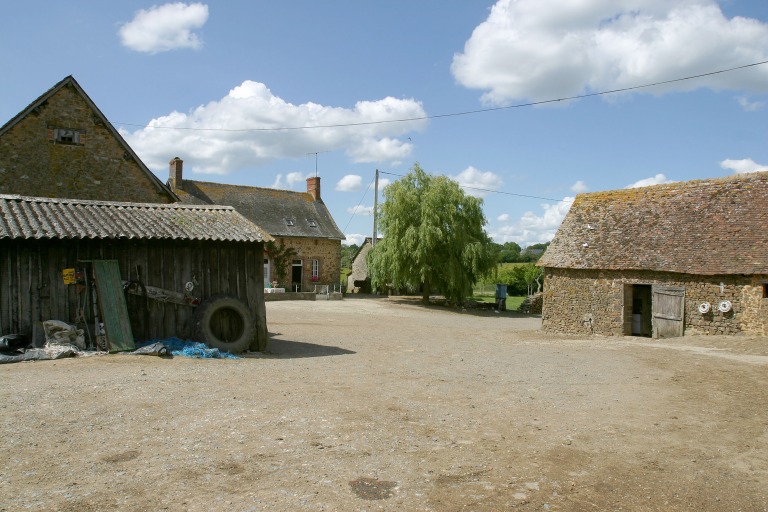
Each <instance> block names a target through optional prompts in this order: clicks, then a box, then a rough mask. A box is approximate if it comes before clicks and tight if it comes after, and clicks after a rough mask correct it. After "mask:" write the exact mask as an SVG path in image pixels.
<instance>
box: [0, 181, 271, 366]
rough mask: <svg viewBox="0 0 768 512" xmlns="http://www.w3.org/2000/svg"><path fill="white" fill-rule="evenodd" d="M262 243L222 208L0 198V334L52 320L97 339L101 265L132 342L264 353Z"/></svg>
mask: <svg viewBox="0 0 768 512" xmlns="http://www.w3.org/2000/svg"><path fill="white" fill-rule="evenodd" d="M271 239H272V238H271V236H270V235H269V234H267V233H266V232H264V231H263V230H262V229H261V228H259V227H258V226H256V225H255V224H253V223H252V222H250V221H249V220H247V219H246V218H245V217H243V216H242V215H240V214H239V213H238V212H237V211H236V210H235V209H234V208H232V207H229V206H208V205H204V206H201V205H179V204H155V203H122V202H110V201H88V200H76V199H50V198H40V197H23V196H17V195H0V242H1V243H0V334H9V333H18V334H25V335H27V336H29V337H30V338H33V337H34V335H35V329H36V328H35V326H36V323H37V322H41V321H45V320H52V319H55V320H61V321H64V322H67V323H70V324H78V325H80V326H81V327H84V328H85V329H86V330H87V331H88V332H90V334H91V335H92V336H96V333H97V331H98V330H99V323H104V314H105V313H106V312H105V311H102V309H103V305H102V304H100V298H99V297H98V295H99V292H98V289H96V288H97V287H95V286H94V262H97V261H109V262H112V266H113V267H114V268H115V269H117V273H118V277H117V279H118V280H119V282H118V283H117V284H116V283H114V282H113V283H110V285H111V286H112V287H113V288H114V286H115V285H117V286H118V287H119V291H120V293H119V294H118V296H120V295H124V299H125V304H126V308H127V315H128V320H129V325H128V326H126V327H125V330H130V332H131V333H132V336H133V337H134V338H135V339H137V340H150V339H157V338H168V337H178V338H182V339H192V340H196V341H205V342H208V343H209V344H212V345H214V346H219V348H224V349H230V350H231V351H233V352H239V351H242V350H245V349H251V350H264V349H265V348H266V344H267V326H266V310H265V307H264V289H263V283H264V280H263V266H262V264H261V262H262V260H263V251H264V242H266V241H269V240H271ZM118 298H119V297H118ZM213 304H216V306H213ZM110 335H112V336H117V333H116V332H114V333H110V332H107V333H106V336H107V337H109V336H110ZM201 337H203V338H205V337H209V338H211V337H212V338H213V340H211V339H201ZM211 341H214V343H210V342H211ZM217 341H218V342H219V343H218V344H217V343H216V342H217Z"/></svg>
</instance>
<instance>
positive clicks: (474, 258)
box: [368, 164, 496, 303]
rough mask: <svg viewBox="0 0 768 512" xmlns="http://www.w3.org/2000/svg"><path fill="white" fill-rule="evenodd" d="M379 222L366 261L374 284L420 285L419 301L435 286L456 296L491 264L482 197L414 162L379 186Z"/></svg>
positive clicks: (466, 292) (468, 291) (464, 292)
mask: <svg viewBox="0 0 768 512" xmlns="http://www.w3.org/2000/svg"><path fill="white" fill-rule="evenodd" d="M378 225H379V226H380V229H381V232H382V235H383V238H382V240H381V241H380V242H378V243H377V244H376V246H375V247H374V248H373V249H372V250H371V252H370V253H369V261H368V269H369V271H370V273H371V281H372V284H373V286H374V287H375V288H380V287H384V286H387V285H390V286H392V287H394V288H410V289H412V290H417V289H421V291H422V300H423V302H424V303H427V302H428V301H429V294H430V291H431V290H433V289H434V290H436V291H437V292H438V293H441V294H443V295H445V297H446V298H447V299H449V300H454V301H457V302H460V301H463V300H464V299H465V298H466V297H469V296H470V295H471V294H472V285H473V284H474V283H475V282H477V281H478V279H479V278H480V277H482V276H483V275H486V274H488V273H489V272H491V271H493V270H494V268H495V263H496V260H495V254H494V252H493V248H492V242H491V240H490V238H489V237H488V235H487V234H486V232H485V230H484V229H483V226H484V225H485V215H484V214H483V210H482V200H480V199H478V198H475V197H472V196H468V195H465V194H464V191H463V190H462V189H461V187H459V184H458V183H456V182H455V181H452V180H450V179H448V178H446V177H445V176H430V175H428V174H427V173H426V172H425V171H424V170H423V169H422V168H421V167H420V166H419V164H415V165H414V166H413V167H412V168H411V172H409V173H408V174H407V175H406V176H404V177H403V178H402V179H400V180H398V181H396V182H394V183H392V184H390V185H389V186H388V187H387V188H386V189H385V190H384V202H383V203H382V205H381V207H380V211H379V220H378Z"/></svg>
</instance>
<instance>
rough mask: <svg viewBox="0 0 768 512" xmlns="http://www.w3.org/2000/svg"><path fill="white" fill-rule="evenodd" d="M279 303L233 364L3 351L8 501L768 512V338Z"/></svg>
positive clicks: (403, 308)
mask: <svg viewBox="0 0 768 512" xmlns="http://www.w3.org/2000/svg"><path fill="white" fill-rule="evenodd" d="M267 317H268V323H269V331H270V333H271V335H272V338H271V340H270V350H269V353H266V354H248V355H247V357H244V358H242V359H238V360H201V359H189V358H183V357H174V358H159V357H154V356H134V355H110V356H99V357H87V358H78V359H65V360H58V361H41V362H33V363H17V364H7V365H2V366H0V384H1V386H0V397H1V398H0V408H2V409H1V413H0V427H1V428H2V436H1V437H0V439H1V440H0V447H2V451H1V452H0V510H2V511H17V510H58V511H104V510H130V511H146V510H189V511H210V510H227V511H229V510H232V511H249V510H253V511H262V510H265V511H297V510H339V511H358V510H360V511H362V510H366V511H372V510H391V511H394V510H398V511H411V510H413V511H459V510H462V511H465V510H466V511H500V510H536V511H541V510H549V511H602V510H633V511H678V510H686V511H690V510H696V511H765V510H768V338H750V337H684V338H679V339H675V340H650V339H643V338H591V339H578V338H572V337H553V336H546V335H544V334H543V333H541V332H540V331H539V330H538V329H539V325H540V319H539V318H537V317H526V316H521V315H518V314H516V313H514V312H502V313H494V312H480V311H456V310H451V309H446V308H440V307H431V308H424V307H422V306H420V305H419V304H418V303H415V302H413V301H411V300H407V299H399V298H391V299H386V298H381V299H360V298H348V299H344V300H343V301H317V302H269V303H267Z"/></svg>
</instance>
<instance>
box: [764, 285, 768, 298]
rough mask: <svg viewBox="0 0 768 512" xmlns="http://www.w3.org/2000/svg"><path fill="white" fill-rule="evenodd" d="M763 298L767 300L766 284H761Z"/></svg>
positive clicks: (767, 287) (767, 286)
mask: <svg viewBox="0 0 768 512" xmlns="http://www.w3.org/2000/svg"><path fill="white" fill-rule="evenodd" d="M763 298H764V299H768V283H763Z"/></svg>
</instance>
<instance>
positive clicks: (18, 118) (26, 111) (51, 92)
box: [0, 75, 178, 201]
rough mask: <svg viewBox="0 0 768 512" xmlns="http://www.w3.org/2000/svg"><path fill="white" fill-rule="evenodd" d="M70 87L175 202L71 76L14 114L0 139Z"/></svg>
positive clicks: (162, 190)
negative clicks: (62, 90)
mask: <svg viewBox="0 0 768 512" xmlns="http://www.w3.org/2000/svg"><path fill="white" fill-rule="evenodd" d="M67 86H71V87H73V88H74V89H75V90H76V91H77V93H78V94H79V95H80V96H82V97H83V100H84V101H85V103H86V104H87V105H88V106H89V107H90V109H91V110H92V111H93V113H94V115H96V117H97V118H98V119H99V120H100V121H101V122H102V123H103V125H104V126H105V127H106V128H107V130H109V132H110V133H111V134H112V136H113V137H114V138H115V140H117V142H118V143H119V144H120V145H121V146H122V148H123V150H124V151H125V152H126V153H128V154H129V155H130V156H131V158H133V160H135V161H136V163H137V164H138V166H139V168H140V169H141V170H142V172H143V173H144V174H146V175H147V178H148V179H149V180H150V181H151V182H152V184H153V185H154V186H155V187H156V188H157V189H158V190H159V191H161V192H163V193H164V194H166V195H167V196H168V197H169V198H170V200H171V201H175V200H177V199H178V198H177V197H176V195H175V194H174V193H173V191H172V190H171V189H170V188H169V187H167V186H166V185H165V184H164V183H163V182H162V181H160V179H159V178H158V177H157V176H155V175H154V173H153V172H152V171H150V170H149V168H148V167H147V166H146V165H144V162H142V161H141V158H139V155H137V154H136V153H135V152H134V151H133V149H131V146H129V145H128V143H127V142H126V141H125V139H123V137H122V135H120V132H118V131H117V130H115V127H114V126H112V123H110V122H109V120H108V119H107V117H106V116H105V115H104V114H103V113H102V112H101V110H99V107H97V106H96V104H95V103H94V102H93V100H92V99H91V98H90V97H89V96H88V95H87V94H86V93H85V90H83V88H82V87H80V84H79V83H77V80H75V78H74V77H73V76H72V75H69V76H67V77H65V78H64V79H62V80H61V81H60V82H59V83H57V84H56V85H54V86H53V87H51V88H50V89H48V90H47V91H46V92H44V93H43V94H42V95H41V96H40V97H39V98H37V99H36V100H35V101H33V102H32V103H30V104H29V106H27V108H25V109H24V110H22V111H21V112H19V113H18V114H16V115H15V116H14V117H13V118H11V119H10V120H9V121H8V122H7V123H5V124H4V125H3V126H2V127H0V137H2V135H3V134H4V133H5V132H7V131H8V130H10V129H11V128H12V127H13V126H15V125H16V124H17V123H18V122H19V121H21V120H22V119H24V118H25V117H27V116H28V115H29V114H31V113H32V112H33V111H35V109H37V108H39V107H40V106H41V105H42V104H44V103H45V102H46V101H48V99H49V98H50V97H51V96H53V95H54V94H56V93H57V92H59V91H60V90H61V89H62V88H64V87H67Z"/></svg>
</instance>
